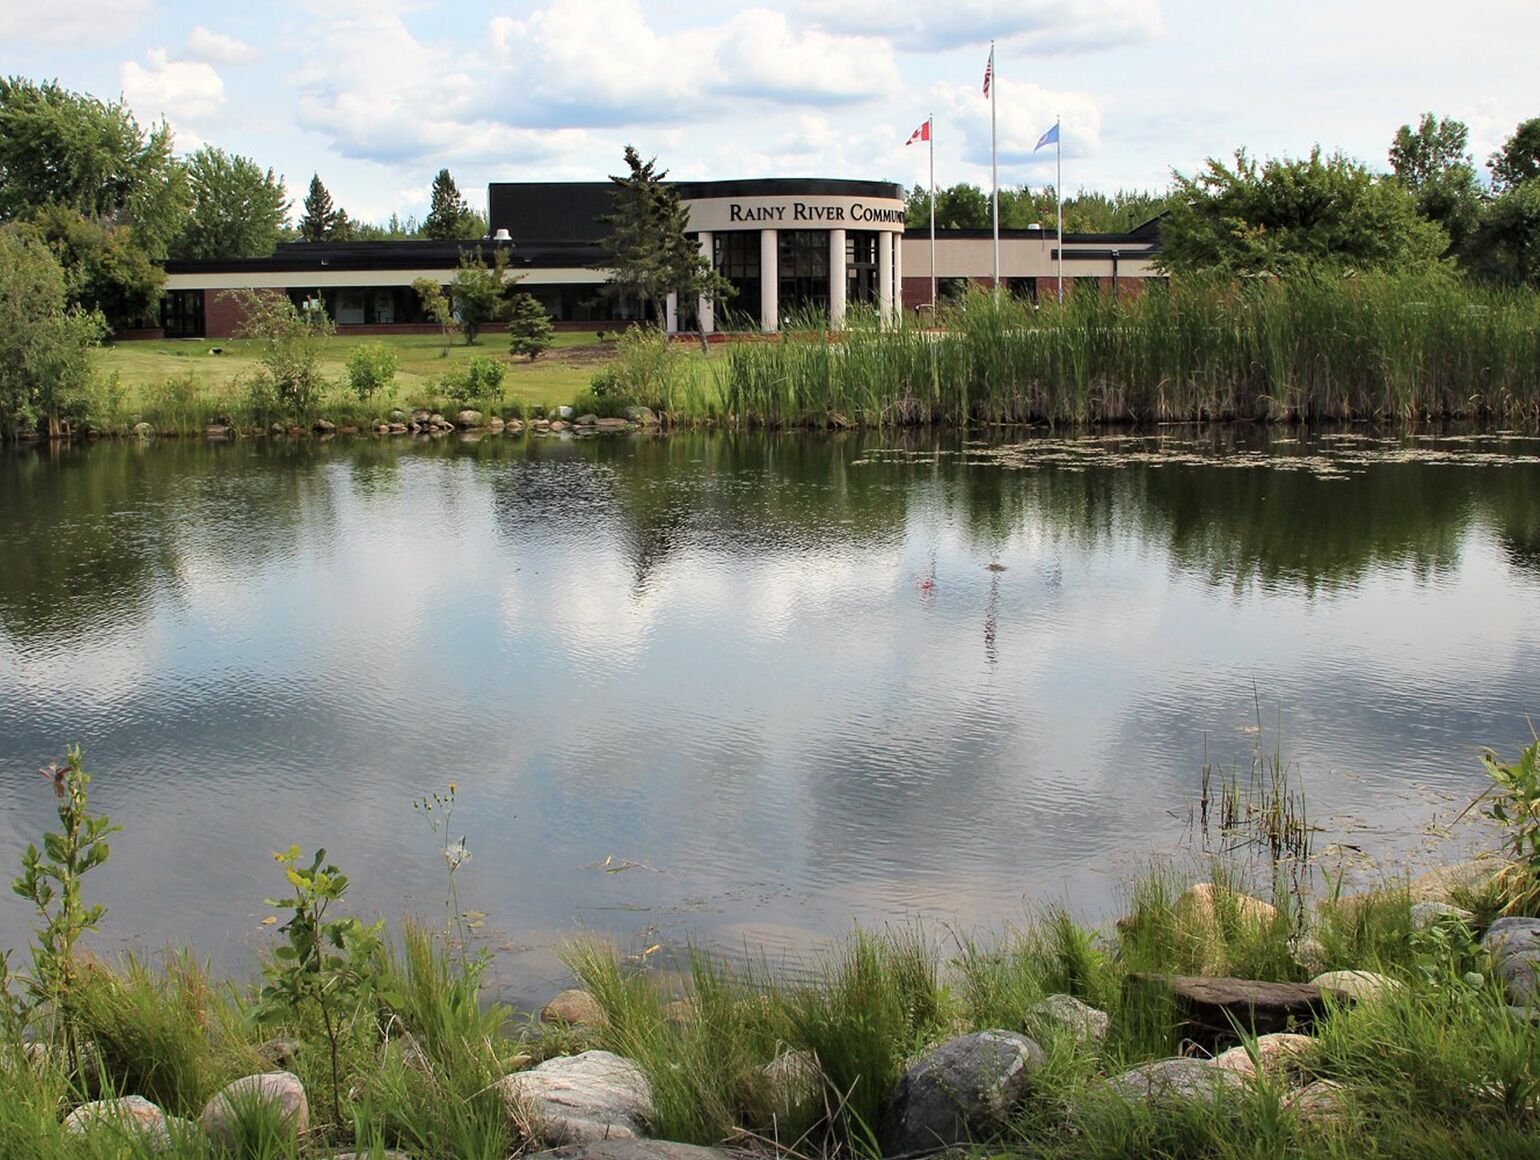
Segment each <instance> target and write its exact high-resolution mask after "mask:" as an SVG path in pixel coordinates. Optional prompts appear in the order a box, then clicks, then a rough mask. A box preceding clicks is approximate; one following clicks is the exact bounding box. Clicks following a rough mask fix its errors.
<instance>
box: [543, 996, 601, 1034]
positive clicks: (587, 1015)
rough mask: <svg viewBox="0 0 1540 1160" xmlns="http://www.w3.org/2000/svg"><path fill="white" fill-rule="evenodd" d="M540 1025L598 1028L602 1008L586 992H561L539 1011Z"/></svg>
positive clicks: (597, 1001)
mask: <svg viewBox="0 0 1540 1160" xmlns="http://www.w3.org/2000/svg"><path fill="white" fill-rule="evenodd" d="M540 1021H541V1022H542V1023H566V1024H570V1025H572V1026H575V1027H598V1026H601V1025H602V1024H603V1023H604V1008H603V1007H601V1006H599V1000H597V999H595V998H594V997H593V996H592V995H591V994H589V993H588V992H587V991H579V990H576V989H572V990H567V991H562V992H561V993H560V994H558V995H557V996H556V997H555V998H554V999H552V1000H551V1001H550V1002H549V1003H547V1004H546V1005H545V1006H544V1007H543V1008H541V1011H540Z"/></svg>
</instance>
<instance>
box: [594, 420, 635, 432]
mask: <svg viewBox="0 0 1540 1160" xmlns="http://www.w3.org/2000/svg"><path fill="white" fill-rule="evenodd" d="M594 430H595V431H629V430H631V424H630V422H629V421H628V420H625V419H595V420H594Z"/></svg>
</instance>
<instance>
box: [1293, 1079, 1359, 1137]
mask: <svg viewBox="0 0 1540 1160" xmlns="http://www.w3.org/2000/svg"><path fill="white" fill-rule="evenodd" d="M1280 1106H1281V1107H1282V1108H1283V1110H1284V1111H1286V1112H1292V1113H1293V1114H1294V1115H1296V1116H1298V1117H1299V1119H1300V1120H1301V1122H1303V1123H1306V1124H1309V1125H1310V1126H1311V1127H1313V1128H1337V1127H1340V1126H1342V1125H1343V1124H1345V1123H1346V1122H1347V1121H1348V1119H1349V1115H1350V1109H1349V1106H1348V1101H1347V1095H1346V1093H1345V1092H1344V1091H1343V1088H1342V1085H1341V1084H1337V1083H1333V1082H1332V1081H1331V1080H1329V1079H1318V1080H1316V1081H1315V1082H1314V1083H1312V1084H1307V1085H1306V1086H1305V1087H1302V1088H1300V1089H1299V1090H1298V1091H1294V1092H1290V1093H1289V1094H1288V1095H1286V1096H1284V1097H1283V1102H1282V1104H1281V1105H1280Z"/></svg>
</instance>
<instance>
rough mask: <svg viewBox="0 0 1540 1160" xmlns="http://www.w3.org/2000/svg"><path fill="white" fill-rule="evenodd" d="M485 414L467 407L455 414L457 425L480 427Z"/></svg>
mask: <svg viewBox="0 0 1540 1160" xmlns="http://www.w3.org/2000/svg"><path fill="white" fill-rule="evenodd" d="M482 422H483V416H482V414H481V412H480V411H472V410H469V409H466V410H464V411H461V412H460V413H459V414H458V415H456V416H455V426H456V427H461V428H471V427H480V426H481V424H482Z"/></svg>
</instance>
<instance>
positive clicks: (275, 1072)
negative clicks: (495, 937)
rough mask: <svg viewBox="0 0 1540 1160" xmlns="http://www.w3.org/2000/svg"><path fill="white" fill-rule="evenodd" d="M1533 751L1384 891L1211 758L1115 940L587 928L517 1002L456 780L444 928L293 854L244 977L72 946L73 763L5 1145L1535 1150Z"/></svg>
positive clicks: (97, 859) (1299, 815)
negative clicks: (389, 913)
mask: <svg viewBox="0 0 1540 1160" xmlns="http://www.w3.org/2000/svg"><path fill="white" fill-rule="evenodd" d="M1537 756H1540V742H1537V743H1536V744H1535V745H1532V746H1530V747H1529V748H1528V749H1526V750H1525V751H1524V752H1523V753H1522V754H1521V755H1520V757H1519V758H1518V759H1517V760H1515V761H1512V762H1508V761H1504V760H1501V759H1500V758H1499V757H1497V756H1496V755H1488V756H1487V757H1486V758H1485V759H1484V760H1485V765H1486V770H1487V773H1488V775H1489V778H1490V783H1491V788H1490V789H1489V791H1488V793H1487V794H1485V795H1483V798H1482V799H1478V802H1480V804H1482V805H1483V806H1484V812H1485V813H1486V815H1487V816H1488V817H1489V818H1490V819H1491V820H1492V821H1494V822H1495V823H1497V825H1498V826H1499V827H1500V829H1499V834H1500V837H1501V845H1502V854H1501V856H1493V857H1490V858H1484V859H1478V860H1477V861H1475V862H1468V863H1463V864H1461V865H1459V866H1455V867H1447V868H1443V869H1441V870H1439V871H1435V872H1433V873H1431V874H1427V875H1424V876H1422V877H1419V878H1416V879H1406V878H1401V879H1396V880H1392V881H1387V882H1384V883H1382V884H1381V885H1380V886H1379V887H1378V888H1375V889H1372V890H1370V891H1369V892H1367V893H1361V894H1355V895H1346V894H1344V893H1342V891H1341V879H1340V877H1338V878H1334V877H1333V876H1332V874H1331V873H1330V872H1329V871H1328V870H1327V869H1326V868H1325V867H1324V866H1323V864H1322V863H1321V862H1319V861H1318V860H1316V859H1314V858H1313V857H1312V855H1311V851H1310V839H1311V834H1312V833H1313V832H1314V831H1313V829H1312V826H1311V824H1310V822H1309V821H1308V817H1307V815H1306V812H1305V803H1304V801H1303V797H1302V796H1301V794H1300V793H1299V791H1298V790H1297V789H1296V788H1295V787H1294V786H1292V785H1291V784H1290V779H1289V776H1288V774H1287V771H1286V769H1285V767H1283V766H1282V765H1281V763H1279V762H1278V761H1276V760H1273V759H1270V758H1269V757H1268V756H1267V755H1259V756H1257V757H1256V758H1255V759H1254V762H1253V767H1252V769H1251V771H1250V775H1249V776H1247V775H1245V774H1244V773H1235V774H1225V773H1221V774H1220V775H1219V776H1218V777H1217V778H1215V777H1214V776H1213V775H1212V773H1211V772H1210V771H1206V772H1205V776H1204V778H1203V783H1202V792H1201V797H1200V798H1199V800H1198V802H1197V803H1196V805H1195V807H1194V826H1195V829H1196V830H1197V831H1198V832H1199V833H1200V834H1201V846H1202V848H1201V850H1200V849H1198V848H1196V847H1195V849H1194V851H1193V858H1192V859H1191V861H1190V863H1189V864H1188V865H1187V866H1186V867H1185V868H1184V867H1176V866H1172V865H1151V866H1150V867H1148V868H1147V869H1146V871H1145V872H1144V873H1142V874H1141V875H1140V876H1139V877H1138V878H1137V879H1136V880H1135V881H1134V882H1133V883H1132V884H1131V886H1130V888H1129V893H1128V901H1129V905H1128V913H1127V914H1126V916H1125V917H1124V918H1123V919H1122V920H1120V921H1119V922H1118V923H1117V924H1116V925H1115V927H1108V928H1105V929H1096V928H1091V927H1087V926H1084V925H1082V924H1080V923H1079V922H1077V921H1076V920H1075V919H1074V917H1073V916H1072V915H1071V914H1070V913H1069V912H1068V911H1066V910H1064V909H1062V908H1044V909H1041V910H1038V911H1036V912H1033V913H1031V914H1030V915H1029V916H1028V917H1027V919H1026V920H1025V921H1024V922H1023V923H1022V924H1020V925H1019V926H1016V927H1014V928H1011V929H1009V930H1007V931H1006V932H1004V933H1003V934H1000V935H995V936H991V937H987V938H986V937H983V936H976V935H970V934H967V933H965V932H956V931H952V932H946V938H945V939H944V940H943V939H941V938H938V937H937V936H938V933H939V932H934V931H927V930H925V929H923V928H920V927H914V926H910V927H900V928H890V929H886V930H883V931H870V930H861V929H857V930H855V931H854V932H853V933H852V934H850V935H849V936H848V937H847V938H845V939H844V940H843V941H841V942H840V943H838V944H837V945H835V946H834V947H833V948H832V949H830V950H829V951H828V952H826V953H825V954H824V955H822V956H820V957H819V958H817V959H814V960H810V961H808V962H805V963H801V964H797V965H796V968H795V969H794V970H790V971H788V970H786V969H785V968H784V966H780V967H778V966H776V965H774V964H771V963H769V962H768V961H766V960H764V959H762V958H756V957H755V956H754V954H753V952H752V949H750V952H749V953H748V954H747V955H745V956H743V957H741V958H735V959H733V960H732V961H731V962H730V961H729V960H728V959H726V958H724V957H723V956H721V955H714V954H712V953H709V952H705V951H702V950H700V949H698V948H692V947H683V948H678V949H676V950H675V951H672V952H671V951H668V950H664V949H663V948H657V947H654V948H647V949H646V950H645V951H643V952H642V953H640V954H637V955H623V954H622V953H621V952H619V951H618V950H616V949H615V948H614V947H611V946H608V945H606V944H604V943H602V942H598V941H584V942H577V943H574V944H571V945H570V946H568V948H567V949H566V952H565V956H564V961H565V962H566V964H567V966H568V967H569V969H570V971H571V972H572V975H573V976H574V979H575V981H576V987H575V988H574V989H572V990H570V991H567V992H564V993H563V994H562V995H560V996H557V998H556V999H555V1000H553V1002H552V1003H551V1004H550V1005H549V1006H548V1007H547V1008H546V1009H545V1011H544V1012H543V1013H542V1016H541V1018H540V1019H538V1020H537V1019H534V1018H532V1017H528V1016H523V1017H521V1016H516V1015H515V1014H514V1012H512V1011H511V1010H510V1009H509V1008H507V1007H505V1006H501V1005H498V1004H487V1003H486V1002H484V1001H483V997H482V994H481V991H482V984H483V981H484V975H485V972H486V970H487V968H488V965H489V962H490V956H489V955H488V954H487V953H486V952H478V953H472V951H471V950H470V946H471V944H472V943H473V942H474V936H473V931H474V928H475V925H476V923H477V922H478V921H479V916H476V915H473V914H462V913H460V912H459V911H458V907H457V904H456V901H455V900H456V897H457V895H456V887H455V883H456V875H457V873H458V872H459V871H460V869H461V867H462V866H463V865H464V864H465V863H467V862H468V861H469V852H468V851H467V850H466V849H465V845H464V839H463V838H462V839H459V840H457V841H456V840H451V838H450V836H449V835H450V833H451V819H452V814H453V810H454V808H455V804H456V801H457V790H456V787H455V786H454V785H451V786H450V787H449V789H448V792H447V793H440V794H434V795H431V796H429V797H427V798H424V799H423V800H422V801H421V802H418V803H417V804H416V806H415V808H416V809H417V810H418V811H419V812H420V813H421V814H422V815H423V816H424V818H425V820H426V821H427V822H428V823H429V825H430V826H431V827H432V832H433V835H434V841H435V844H436V845H437V846H438V848H439V853H441V854H442V856H443V860H444V865H445V867H446V870H447V890H446V892H445V903H446V910H445V914H444V919H443V922H442V925H440V926H438V927H436V928H434V927H430V926H429V925H427V923H426V922H425V921H424V920H422V919H408V920H406V921H405V922H404V923H402V924H401V925H399V926H398V927H397V929H396V930H395V931H393V932H392V931H388V930H386V928H385V926H384V924H383V922H377V923H373V924H365V923H363V922H362V921H360V920H358V919H356V918H353V917H349V916H347V914H346V900H345V896H346V890H347V885H348V882H347V877H346V875H345V874H344V873H343V872H342V871H341V870H339V869H338V868H337V867H336V866H334V865H332V864H330V863H329V862H328V861H327V859H326V854H325V852H324V851H318V852H316V854H315V856H314V858H313V859H307V857H306V856H305V855H303V854H302V853H301V852H300V851H299V850H298V848H291V849H290V850H288V851H285V852H280V853H278V854H275V856H274V857H275V861H276V864H277V868H276V870H275V871H273V872H272V879H271V880H272V881H273V882H274V884H275V885H279V886H280V887H281V889H282V890H283V891H285V892H286V893H285V894H283V895H281V896H280V897H278V898H276V899H269V900H268V901H269V905H270V906H272V907H273V908H274V909H276V910H278V911H280V912H281V913H283V914H285V915H287V921H285V922H284V923H283V925H282V926H278V927H276V930H275V940H274V943H273V945H272V947H271V949H270V950H269V951H268V952H265V953H264V954H263V956H262V962H261V964H260V967H261V982H260V984H256V985H252V984H246V983H242V982H240V981H238V980H221V979H215V978H212V977H211V976H210V974H209V971H208V969H207V968H206V967H205V966H203V965H201V964H200V963H199V962H198V960H197V959H196V958H195V957H194V955H193V954H192V952H190V951H179V952H172V953H168V954H167V955H166V956H165V957H164V959H163V960H160V961H152V960H151V959H150V958H146V957H143V956H135V955H133V954H130V955H128V956H126V957H124V958H123V959H121V960H120V961H118V962H116V963H108V962H106V961H102V960H98V959H96V958H93V957H92V956H90V955H89V954H87V953H86V952H85V951H84V950H83V949H82V947H81V941H80V940H81V939H82V938H83V936H85V935H87V934H88V933H90V932H93V931H96V930H97V929H98V928H99V926H100V925H101V924H102V923H103V922H104V920H105V919H106V915H105V914H104V912H103V911H102V910H101V908H99V907H92V906H89V905H88V904H87V902H86V899H87V897H88V895H89V875H90V872H91V871H92V870H93V869H94V868H95V867H97V866H99V865H101V864H103V863H105V862H106V861H107V860H108V856H109V854H108V846H107V840H108V838H109V836H110V835H111V834H112V833H114V832H115V829H116V828H115V827H113V826H112V825H111V824H110V822H109V820H108V819H107V818H106V817H103V816H94V815H92V814H91V813H90V812H89V800H88V786H89V783H90V779H89V777H88V775H86V773H85V771H84V769H83V767H82V761H81V756H80V753H79V751H78V750H74V751H71V752H70V754H69V755H68V758H67V760H66V761H65V763H64V764H62V765H59V764H55V765H53V766H50V767H49V768H48V769H46V770H44V771H43V772H44V775H45V776H46V777H47V779H48V781H49V784H50V787H51V788H52V789H53V791H54V793H55V795H56V797H57V799H58V816H59V829H58V830H57V831H55V832H52V833H50V834H48V835H46V837H45V840H44V842H43V844H42V846H41V847H36V846H34V847H29V849H28V851H27V852H26V854H25V855H24V857H23V859H22V874H21V875H20V877H18V878H17V879H16V881H15V883H14V889H15V892H16V893H17V894H19V895H21V896H22V897H24V898H26V899H27V900H28V901H30V902H31V903H32V904H33V906H34V908H35V910H36V913H37V916H38V921H39V925H38V928H37V941H36V942H35V944H34V945H33V946H32V947H31V948H28V950H29V952H30V956H29V962H27V963H25V964H23V963H22V962H20V961H18V960H19V955H18V954H17V953H11V954H8V955H7V956H6V963H5V970H4V972H0V999H3V1003H0V1022H3V1026H0V1156H5V1157H11V1156H15V1157H23V1156H24V1157H28V1158H43V1160H48V1158H53V1157H59V1158H61V1160H62V1158H64V1157H71V1158H73V1157H91V1158H96V1157H100V1158H102V1160H106V1158H108V1157H114V1158H116V1157H123V1156H135V1157H138V1156H150V1155H169V1156H174V1157H187V1158H192V1157H199V1158H216V1157H219V1158H230V1157H243V1158H245V1157H253V1158H274V1160H276V1158H298V1157H307V1158H308V1157H317V1158H320V1157H340V1156H344V1155H346V1156H370V1157H386V1156H391V1157H398V1158H399V1157H411V1158H420V1160H427V1158H432V1160H450V1158H460V1157H464V1158H466V1160H483V1158H485V1160H491V1158H499V1160H501V1158H505V1157H507V1156H510V1155H514V1154H521V1153H534V1152H538V1151H539V1150H540V1149H541V1148H542V1147H555V1146H561V1145H570V1146H572V1148H573V1149H574V1150H569V1151H567V1152H564V1153H562V1156H563V1157H566V1158H569V1160H570V1158H572V1157H582V1158H585V1160H712V1158H713V1157H716V1158H718V1160H726V1157H727V1156H728V1153H727V1152H725V1151H720V1150H719V1151H695V1152H692V1151H688V1150H685V1151H680V1150H678V1149H677V1147H676V1145H678V1144H689V1145H697V1146H703V1147H704V1148H711V1149H724V1148H728V1149H732V1150H733V1152H735V1153H736V1154H738V1155H742V1154H743V1153H745V1152H755V1153H760V1154H763V1155H766V1156H770V1155H779V1156H786V1157H790V1158H793V1160H809V1158H811V1157H820V1156H840V1157H845V1156H849V1157H854V1158H859V1160H877V1158H878V1157H882V1156H887V1157H894V1156H916V1155H928V1154H932V1153H937V1152H941V1151H944V1150H946V1149H948V1148H951V1147H956V1146H962V1147H977V1148H979V1149H984V1150H986V1151H985V1154H993V1155H1018V1156H1023V1157H1044V1158H1060V1157H1062V1158H1066V1160H1067V1158H1071V1157H1105V1158H1108V1160H1111V1158H1113V1157H1128V1156H1172V1157H1175V1156H1220V1157H1256V1156H1267V1157H1317V1156H1319V1157H1343V1158H1346V1157H1352V1156H1364V1155H1373V1156H1395V1157H1401V1156H1404V1157H1435V1156H1439V1157H1443V1156H1453V1155H1493V1156H1495V1155H1533V1154H1534V1150H1535V1138H1536V1133H1537V1131H1540V1035H1537V1034H1536V1031H1535V1026H1534V1020H1535V1019H1536V1017H1537V1014H1540V1007H1537V1006H1536V1004H1537V1002H1540V986H1537V979H1536V969H1537V967H1540V921H1537V920H1531V919H1530V918H1527V917H1525V916H1527V915H1533V914H1535V913H1536V911H1537V909H1540V907H1537V903H1540V890H1537V884H1540V810H1537V807H1540V770H1537V768H1536V765H1537ZM1199 879H1201V880H1199ZM1258 895H1266V896H1267V898H1270V900H1271V901H1266V900H1264V898H1262V897H1258ZM276 921H277V920H276V919H275V920H274V922H275V923H276ZM663 1142H672V1143H663ZM671 1149H672V1150H671Z"/></svg>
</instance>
